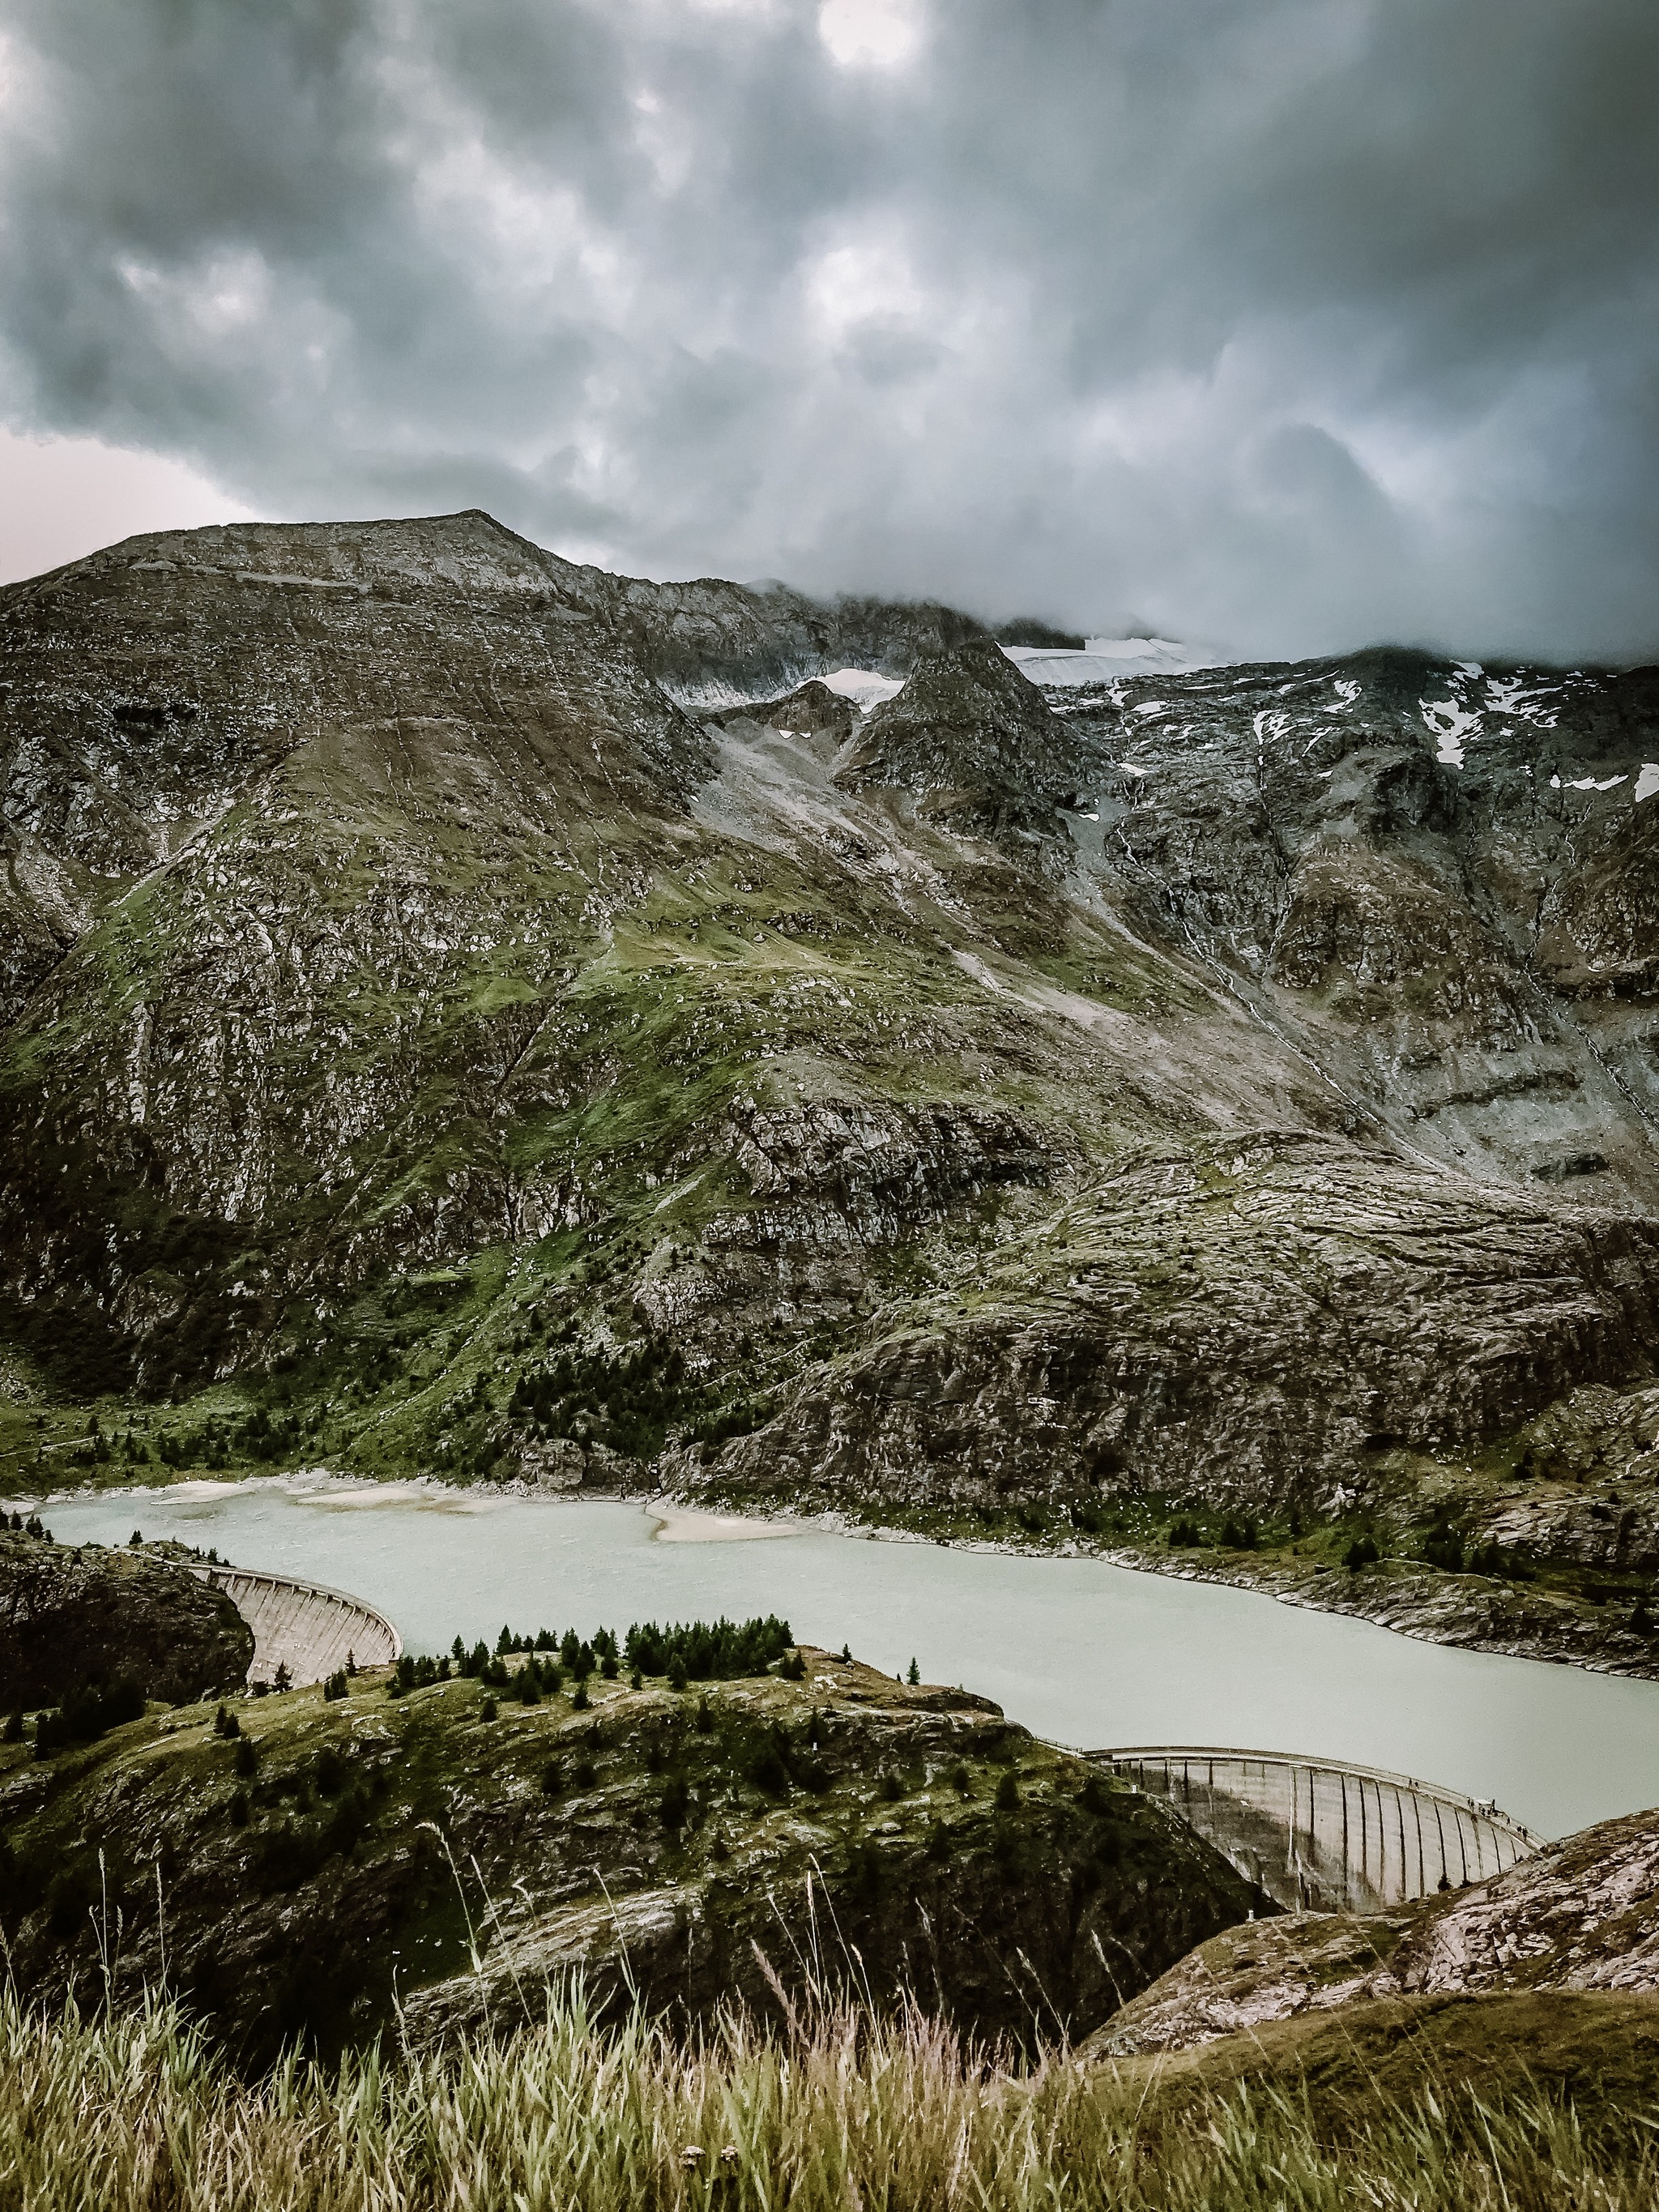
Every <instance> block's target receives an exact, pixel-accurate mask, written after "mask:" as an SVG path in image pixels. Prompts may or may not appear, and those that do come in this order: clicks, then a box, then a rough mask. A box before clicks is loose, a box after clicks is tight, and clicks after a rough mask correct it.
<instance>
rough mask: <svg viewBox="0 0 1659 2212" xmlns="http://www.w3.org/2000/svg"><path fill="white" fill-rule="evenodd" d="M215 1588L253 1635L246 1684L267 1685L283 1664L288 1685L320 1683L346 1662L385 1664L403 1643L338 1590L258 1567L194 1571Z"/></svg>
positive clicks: (380, 1618)
mask: <svg viewBox="0 0 1659 2212" xmlns="http://www.w3.org/2000/svg"><path fill="white" fill-rule="evenodd" d="M192 1571H193V1572H195V1573H196V1574H198V1575H200V1576H201V1577H202V1578H203V1579H204V1581H205V1582H208V1583H211V1584H212V1585H213V1586H214V1588H215V1589H222V1590H223V1591H225V1592H226V1594H227V1595H228V1596H229V1597H230V1598H231V1600H232V1601H234V1605H235V1607H236V1610H237V1612H238V1613H240V1614H241V1616H242V1618H243V1620H245V1621H246V1623H247V1625H248V1626H249V1627H250V1628H251V1629H252V1631H253V1657H252V1662H251V1663H250V1665H249V1667H248V1670H247V1678H248V1680H249V1681H250V1682H269V1681H271V1680H274V1679H275V1677H276V1669H277V1668H278V1667H283V1666H285V1667H286V1668H288V1671H289V1680H291V1681H293V1682H295V1683H296V1684H297V1683H301V1682H320V1681H321V1680H323V1679H324V1678H325V1676H326V1675H329V1674H336V1673H337V1672H338V1670H339V1669H340V1668H342V1667H343V1666H344V1665H345V1663H346V1661H347V1659H348V1658H350V1659H352V1660H354V1661H355V1662H356V1664H357V1665H358V1666H359V1667H390V1666H391V1665H392V1664H393V1662H395V1661H396V1660H398V1658H399V1657H401V1656H402V1653H403V1648H404V1639H403V1638H402V1637H401V1636H399V1635H398V1632H397V1630H396V1629H395V1628H394V1627H393V1626H392V1623H391V1622H390V1621H389V1620H387V1619H386V1615H385V1614H384V1613H376V1611H375V1610H374V1607H373V1606H372V1605H365V1604H364V1602H363V1601H362V1598H360V1597H351V1596H349V1595H348V1594H347V1593H346V1592H345V1591H344V1590H337V1589H327V1588H325V1585H324V1584H323V1583H302V1582H300V1581H298V1580H296V1578H295V1577H294V1576H292V1575H268V1574H265V1573H263V1572H262V1571H260V1570H259V1569H258V1568H257V1567H217V1566H208V1567H197V1568H195V1569H193V1570H192Z"/></svg>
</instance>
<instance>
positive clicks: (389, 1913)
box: [0, 1651, 1267, 2063]
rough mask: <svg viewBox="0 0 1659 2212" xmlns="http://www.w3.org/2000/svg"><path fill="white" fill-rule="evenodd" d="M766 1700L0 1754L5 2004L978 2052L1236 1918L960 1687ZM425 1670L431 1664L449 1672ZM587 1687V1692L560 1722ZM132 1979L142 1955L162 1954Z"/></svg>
mask: <svg viewBox="0 0 1659 2212" xmlns="http://www.w3.org/2000/svg"><path fill="white" fill-rule="evenodd" d="M804 1656H805V1661H806V1665H805V1669H804V1675H803V1679H802V1680H799V1682H797V1681H793V1680H786V1679H780V1678H778V1677H777V1676H776V1675H770V1676H768V1677H766V1678H764V1679H761V1680H748V1681H721V1682H709V1683H706V1684H704V1683H693V1684H692V1685H691V1686H690V1688H689V1689H684V1690H678V1691H677V1690H676V1689H675V1688H674V1687H673V1686H671V1682H669V1681H666V1680H663V1679H660V1678H653V1677H650V1676H647V1677H646V1678H645V1680H644V1681H643V1683H642V1686H640V1687H638V1688H634V1687H630V1686H629V1684H628V1683H627V1682H626V1681H624V1680H612V1681H603V1680H594V1681H593V1682H592V1685H591V1690H590V1691H589V1692H583V1693H582V1695H581V1696H580V1697H579V1696H578V1694H577V1692H576V1691H575V1689H574V1686H573V1684H572V1682H571V1680H568V1679H567V1680H566V1681H565V1682H564V1684H563V1686H562V1689H561V1690H560V1691H559V1692H549V1693H548V1694H546V1695H538V1697H537V1698H536V1699H534V1701H533V1702H530V1703H520V1701H519V1699H518V1698H517V1696H516V1694H515V1690H516V1686H517V1684H518V1683H519V1681H520V1677H521V1675H522V1674H523V1672H524V1670H525V1668H526V1666H527V1664H528V1663H529V1662H526V1660H523V1659H516V1660H513V1661H511V1662H507V1673H508V1678H509V1686H508V1687H507V1688H504V1689H501V1690H500V1691H499V1692H497V1691H495V1690H493V1689H492V1688H491V1686H489V1684H488V1683H486V1682H484V1681H482V1680H472V1679H459V1678H456V1679H450V1680H442V1681H434V1682H431V1683H429V1684H428V1685H427V1686H416V1687H415V1688H413V1689H411V1690H410V1692H408V1693H407V1694H406V1695H401V1696H398V1695H389V1694H388V1680H389V1678H388V1676H387V1675H386V1673H384V1672H380V1673H378V1674H362V1675H360V1676H358V1677H357V1678H356V1680H354V1681H352V1682H351V1683H350V1684H349V1685H342V1688H343V1689H344V1690H345V1691H346V1692H347V1694H343V1695H342V1696H340V1697H338V1698H328V1697H326V1696H325V1693H324V1692H323V1690H322V1689H320V1688H318V1689H313V1690H304V1691H295V1692H289V1694H287V1695H286V1696H272V1697H267V1698H264V1699H256V1698H252V1697H248V1698H244V1699H234V1700H232V1701H231V1703H230V1705H229V1706H228V1708H227V1709H226V1710H227V1711H228V1713H229V1714H230V1715H231V1716H232V1717H234V1723H235V1733H234V1734H233V1735H225V1734H224V1733H223V1732H222V1723H219V1722H218V1721H217V1720H216V1714H215V1711H214V1709H213V1707H212V1706H211V1705H210V1704H209V1705H194V1706H187V1707H185V1708H183V1709H181V1710H179V1711H173V1712H161V1711H152V1712H151V1713H150V1714H149V1717H146V1718H144V1719H142V1720H136V1721H133V1722H131V1723H129V1724H128V1725H126V1726H125V1727H122V1728H118V1729H115V1730H114V1731H113V1732H112V1733H111V1734H109V1735H106V1736H104V1737H103V1738H102V1739H101V1741H99V1742H97V1743H95V1744H92V1745H89V1746H87V1747H82V1748H79V1749H69V1750H60V1751H58V1753H55V1755H53V1756H52V1758H50V1759H37V1758H35V1757H34V1756H33V1753H32V1752H31V1750H30V1749H29V1747H27V1746H26V1745H18V1746H15V1747H6V1746H3V1745H0V1839H3V1840H0V1929H3V1932H4V1936H5V1942H6V1947H7V1956H8V1959H9V1969H10V1972H11V1974H12V1976H13V1977H14V1978H15V1984H16V1986H17V1988H18V1990H19V1991H20V1992H21V1994H22V1995H23V1996H26V1997H29V1998H33V1997H44V1998H46V2000H47V2001H48V2002H50V2003H51V2004H52V2005H53V2006H59V2005H61V2003H62V2000H63V1993H64V1989H65V1986H66V1985H82V1986H84V1987H86V1988H87V1989H88V1990H91V1989H93V1988H94V1985H95V1986H96V1987H97V1988H98V1990H99V1991H100V1994H101V1993H103V1991H104V1990H105V1987H106V1984H105V1983H104V1969H105V1967H106V1966H107V1967H108V1970H109V1982H108V1984H107V1989H108V1993H109V1994H111V1995H112V1996H115V1997H116V1998H117V1999H118V2001H122V2002H125V2001H126V2000H129V1999H131V1998H136V1997H137V1996H139V1995H140V1994H141V1993H142V1992H143V1990H144V1989H146V1988H147V1987H148V1988H154V1987H155V1986H156V1984H157V1983H158V1981H160V1980H161V1978H163V1975H164V1973H165V1975H166V1976H167V1978H169V1980H170V1983H171V1985H172V1986H173V1988H174V1989H175V1990H179V1991H180V1992H181V1993H183V1994H184V1995H185V1996H187V1998H188V1999H189V2001H190V2002H191V2004H192V2006H193V2007H194V2008H195V2009H196V2010H197V2011H198V2012H199V2013H200V2014H201V2015H202V2016H203V2017H204V2019H205V2020H206V2021H207V2022H208V2023H209V2024H210V2026H211V2027H213V2028H214V2029H215V2030H216V2033H218V2034H219V2035H221V2036H222V2038H223V2039H225V2040H226V2041H227V2042H228V2044H229V2045H230V2046H231V2047H232V2048H233V2049H234V2051H236V2052H237V2053H238V2055H239V2056H240V2057H241V2058H242V2059H243V2060H244V2061H245V2062H246V2063H264V2062H265V2061H267V2060H269V2059H270V2057H273V2056H274V2055H275V2053H276V2050H277V2049H278V2047H279V2045H282V2044H283V2042H284V2041H287V2040H290V2039H294V2038H295V2037H304V2038H306V2039H308V2040H310V2041H311V2042H312V2043H313V2045H321V2046H322V2047H325V2048H338V2047H339V2046H340V2045H343V2043H346V2042H351V2041H362V2040H366V2039H369V2038H371V2037H372V2036H373V2035H374V2034H375V2033H377V2032H379V2031H380V2030H382V2029H385V2028H387V2027H391V2026H392V2021H393V2019H394V2006H396V2007H397V2008H400V2009H401V2016H402V2033H404V2036H405V2037H407V2038H408V2039H411V2040H413V2041H416V2042H436V2041H440V2040H443V2039H447V2038H449V2037H451V2036H452V2035H453V2034H456V2033H459V2032H461V2031H463V2030H473V2029H492V2030H494V2031H495V2032H497V2033H501V2032H504V2031H506V2030H507V2029H509V2028H510V2027H512V2026H513V2024H514V2023H515V2022H517V2021H522V2020H524V2019H525V2018H526V2014H528V2015H532V2016H539V2015H540V2013H541V2011H542V2009H543V2007H544V1992H545V1990H546V1987H547V1984H548V1983H549V1980H550V1978H552V1979H556V1978H558V1977H559V1976H560V1975H561V1974H562V1973H568V1972H572V1971H574V1970H575V1969H578V1968H580V1970H581V1971H582V1972H583V1974H584V1976H585V1978H586V1985H587V1988H588V1990H589V1992H590V1995H591V1996H592V2002H593V2003H594V2005H595V2007H596V2008H605V2007H607V2006H609V2007H611V2008H620V2009H623V2010H625V2009H626V2008H627V2007H628V2005H629V2002H630V1997H631V1993H632V1992H634V1991H637V1992H638V1993H639V1995H640V1996H641V1999H642V2000H643V2002H645V2003H646V2004H647V2007H648V2008H650V2009H651V2010H652V2011H653V2012H660V2011H666V2012H668V2013H670V2014H671V2015H673V2016H674V2017H675V2018H676V2019H677V2020H678V2021H680V2022H682V2023H684V2022H685V2021H689V2020H699V2019H707V2018H708V2017H710V2016H711V2015H713V2013H714V2011H716V2010H717V2009H718V2008H719V2007H720V2004H721V2003H722V2002H728V2001H730V2000H731V1999H732V1998H733V1997H735V1996H741V1997H743V1998H744V1999H745V2000H747V2001H748V2002H750V2004H751V2005H752V2006H753V2007H754V2008H756V2009H757V2010H758V2011H759V2012H760V2013H762V2014H763V2015H765V2014H771V2013H775V2010H776V2007H777V2002H778V2000H779V1998H780V1996H782V1995H785V1994H787V1992H789V1991H792V1990H793V1991H794V1992H796V1993H798V1994H799V1993H800V1992H802V1991H803V1990H805V1988H806V1987H807V1986H808V1985H809V1984H812V1983H815V1982H816V1983H817V1984H818V1985H819V1986H820V1987H821V1988H822V1989H823V1990H825V1991H830V1990H837V1989H843V1988H845V1989H850V1990H853V1991H854V1992H855V1993H858V1994H860V1995H867V1996H870V1997H871V1998H872V1999H874V2000H876V2001H878V2002H884V2001H885V2000H887V1999H889V1998H890V1997H891V1996H893V1994H894V1993H895V1992H896V1990H899V1989H901V1988H904V1989H908V1990H913V1991H915V1993H916V1994H917V1995H918V1996H920V1997H921V1999H922V2001H923V2002H925V2003H927V2005H929V2006H930V2007H933V2008H937V2009H939V2010H940V2011H942V2012H944V2013H945V2015H949V2016H951V2017H954V2018H955V2019H956V2020H957V2021H959V2022H960V2023H961V2024H962V2025H963V2027H967V2028H969V2029H971V2030H973V2031H975V2032H977V2033H985V2034H987V2035H989V2034H996V2033H1009V2034H1012V2035H1013V2036H1015V2037H1016V2038H1019V2037H1029V2036H1030V2035H1031V2034H1033V2033H1035V2032H1036V2031H1038V2030H1041V2031H1042V2033H1046V2034H1052V2033H1056V2032H1063V2031H1066V2030H1072V2031H1075V2032H1077V2033H1085V2032H1086V2031H1087V2030H1088V2029H1089V2028H1091V2027H1094V2026H1095V2025H1097V2023H1098V2022H1099V2021H1102V2020H1103V2019H1104V2018H1105V2017H1106V2015H1108V2014H1109V2013H1110V2012H1111V2011H1112V2010H1113V2009H1114V2008H1115V2006H1116V2005H1117V2004H1118V2003H1119V2002H1121V2001H1122V1999H1123V1998H1125V1997H1127V1996H1132V1995H1133V1993H1134V1991H1135V1990H1139V1989H1140V1988H1142V1987H1143V1986H1144V1985H1145V1984H1146V1983H1147V1982H1148V1981H1150V1980H1151V1979H1152V1978H1154V1977H1155V1976H1156V1975H1158V1973H1160V1972H1162V1971H1163V1970H1164V1968H1165V1967H1166V1966H1170V1965H1172V1964H1173V1963H1174V1961H1175V1960H1176V1959H1177V1958H1178V1957H1180V1956H1181V1955H1182V1954H1183V1953H1184V1952H1185V1951H1187V1950H1188V1948H1190V1947H1191V1945H1192V1944H1193V1943H1194V1942H1199V1941H1201V1940H1202V1939H1203V1938H1205V1937H1206V1936H1209V1935H1211V1934H1212V1933H1213V1932H1214V1931H1215V1930H1216V1929H1218V1928H1221V1927H1225V1926H1226V1925H1227V1924H1228V1923H1231V1922H1232V1921H1234V1920H1240V1919H1243V1918H1244V1917H1245V1916H1246V1914H1247V1913H1248V1912H1249V1911H1251V1910H1252V1909H1260V1908H1262V1907H1264V1906H1265V1905H1266V1904H1267V1900H1265V1899H1263V1898H1262V1897H1261V1894H1260V1893H1258V1892H1257V1891H1256V1890H1255V1888H1254V1887H1252V1886H1251V1885H1250V1884H1249V1883H1247V1882H1245V1881H1243V1880H1242V1879H1241V1878H1240V1877H1239V1876H1238V1875H1236V1874H1235V1873H1234V1872H1233V1870H1232V1869H1231V1867H1229V1866H1228V1865H1227V1863H1225V1860H1223V1859H1222V1858H1221V1857H1220V1856H1219V1855H1218V1853H1217V1852H1215V1851H1214V1850H1212V1849H1211V1848H1210V1846H1209V1845H1208V1844H1205V1843H1204V1842H1203V1841H1202V1839H1201V1838H1199V1837H1198V1836H1197V1835H1196V1834H1195V1833H1194V1832H1193V1831H1192V1830H1190V1829H1189V1828H1188V1827H1187V1826H1185V1825H1184V1823H1182V1821H1181V1820H1179V1818H1178V1817H1177V1816H1176V1814H1174V1813H1172V1812H1171V1811H1170V1809H1169V1808H1166V1807H1164V1806H1161V1805H1157V1804H1154V1803H1152V1802H1150V1801H1149V1800H1146V1799H1143V1798H1139V1797H1137V1796H1133V1794H1131V1793H1129V1792H1128V1791H1127V1790H1125V1789H1122V1788H1120V1787H1118V1786H1116V1785H1114V1784H1108V1783H1107V1782H1106V1781H1105V1780H1104V1779H1103V1778H1102V1777H1101V1776H1100V1775H1099V1774H1098V1773H1097V1771H1096V1770H1094V1769H1092V1768H1091V1767H1090V1766H1088V1765H1086V1764H1085V1762H1084V1761H1083V1760H1081V1759H1075V1758H1073V1757H1070V1756H1068V1755H1067V1754H1066V1753H1060V1752H1055V1751H1053V1750H1050V1749H1049V1748H1048V1747H1045V1746H1043V1745H1040V1744H1038V1743H1036V1742H1035V1741H1033V1740H1032V1738H1031V1737H1030V1735H1028V1734H1027V1732H1026V1731H1025V1730H1024V1729H1022V1728H1019V1727H1018V1726H1016V1725H1015V1724H1013V1723H1010V1722H1008V1721H1006V1720H1005V1719H1004V1717H1003V1716H1002V1713H1001V1711H1000V1709H999V1708H998V1707H997V1706H995V1705H992V1704H990V1703H989V1702H988V1700H987V1699H983V1698H977V1697H975V1696H973V1695H971V1694H970V1693H969V1692H963V1691H958V1690H945V1689H938V1688H929V1687H926V1686H921V1687H918V1688H915V1689H907V1688H905V1687H903V1686H901V1685H900V1684H898V1683H896V1682H894V1681H892V1680H889V1679H888V1678H887V1677H886V1676H884V1675H881V1674H876V1673H875V1672H874V1671H873V1670H872V1669H871V1668H866V1667H862V1666H860V1665H859V1664H857V1663H856V1662H851V1661H842V1660H836V1659H835V1658H834V1657H832V1656H830V1655H829V1654H828V1653H825V1652H816V1651H809V1652H807V1653H805V1655H804ZM446 1672H447V1669H446ZM590 1697H591V1702H589V1701H588V1700H589V1699H590ZM164 1960H165V1965H164Z"/></svg>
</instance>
